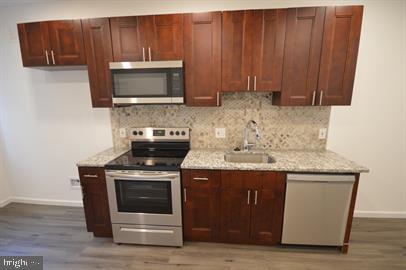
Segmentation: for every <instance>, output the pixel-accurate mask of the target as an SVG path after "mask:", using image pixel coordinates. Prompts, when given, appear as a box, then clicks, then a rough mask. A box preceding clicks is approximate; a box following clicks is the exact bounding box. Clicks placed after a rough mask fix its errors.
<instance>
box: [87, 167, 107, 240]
mask: <svg viewBox="0 0 406 270" xmlns="http://www.w3.org/2000/svg"><path fill="white" fill-rule="evenodd" d="M79 177H80V184H81V186H82V194H83V207H84V211H85V218H86V227H87V230H88V231H89V232H93V234H94V236H100V237H112V229H111V221H110V210H109V203H108V197H107V187H106V176H105V173H104V168H101V167H79Z"/></svg>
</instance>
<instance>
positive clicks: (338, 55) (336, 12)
mask: <svg viewBox="0 0 406 270" xmlns="http://www.w3.org/2000/svg"><path fill="white" fill-rule="evenodd" d="M362 13H363V7H362V6H340V7H327V8H326V7H316V8H294V9H289V10H288V16H287V30H286V41H285V43H286V44H285V59H284V64H283V83H282V92H280V93H275V94H274V98H273V103H274V104H275V105H287V106H306V105H307V106H315V105H317V106H320V105H351V97H352V90H353V84H354V77H355V66H356V63H357V53H358V44H359V38H360V31H361V21H362Z"/></svg>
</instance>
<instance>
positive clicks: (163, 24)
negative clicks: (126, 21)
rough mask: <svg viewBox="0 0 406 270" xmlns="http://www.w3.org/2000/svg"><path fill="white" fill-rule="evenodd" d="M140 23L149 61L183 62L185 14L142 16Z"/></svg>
mask: <svg viewBox="0 0 406 270" xmlns="http://www.w3.org/2000/svg"><path fill="white" fill-rule="evenodd" d="M139 22H140V32H141V35H142V37H143V39H145V40H146V44H147V47H148V48H145V49H146V54H147V56H148V57H147V59H148V60H149V61H166V60H182V58H183V14H166V15H154V16H140V17H139Z"/></svg>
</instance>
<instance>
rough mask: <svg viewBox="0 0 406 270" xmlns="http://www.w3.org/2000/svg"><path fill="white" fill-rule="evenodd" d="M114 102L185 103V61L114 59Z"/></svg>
mask: <svg viewBox="0 0 406 270" xmlns="http://www.w3.org/2000/svg"><path fill="white" fill-rule="evenodd" d="M110 71H111V76H112V82H113V103H114V104H116V105H120V104H160V103H162V104H167V103H168V104H170V103H184V99H183V96H184V94H183V69H182V61H154V62H112V63H110Z"/></svg>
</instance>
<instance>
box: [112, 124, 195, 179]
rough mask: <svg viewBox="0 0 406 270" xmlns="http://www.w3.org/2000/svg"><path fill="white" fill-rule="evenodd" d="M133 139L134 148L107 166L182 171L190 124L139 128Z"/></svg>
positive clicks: (187, 149) (126, 168) (132, 136)
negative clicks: (172, 126)
mask: <svg viewBox="0 0 406 270" xmlns="http://www.w3.org/2000/svg"><path fill="white" fill-rule="evenodd" d="M131 139H132V142H131V150H130V151H128V152H126V153H124V154H123V155H121V156H119V157H118V158H116V159H114V160H112V161H110V162H109V163H108V164H106V166H105V168H106V169H108V170H149V171H178V170H179V169H180V165H181V164H182V162H183V159H184V158H185V156H186V155H187V152H188V151H189V149H190V142H189V129H188V128H163V129H157V128H135V129H132V130H131Z"/></svg>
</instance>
